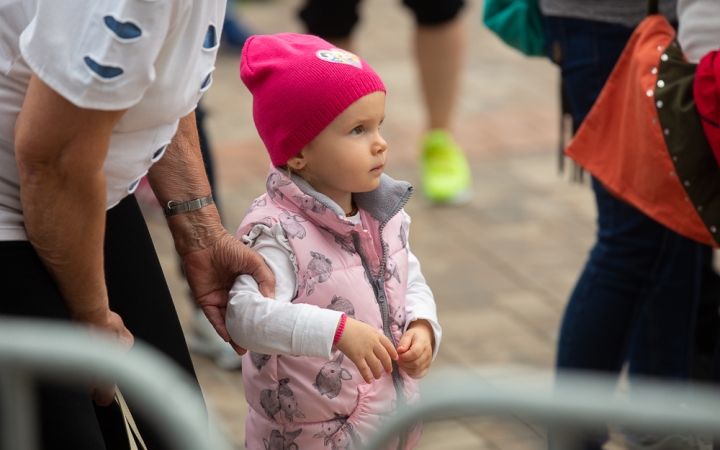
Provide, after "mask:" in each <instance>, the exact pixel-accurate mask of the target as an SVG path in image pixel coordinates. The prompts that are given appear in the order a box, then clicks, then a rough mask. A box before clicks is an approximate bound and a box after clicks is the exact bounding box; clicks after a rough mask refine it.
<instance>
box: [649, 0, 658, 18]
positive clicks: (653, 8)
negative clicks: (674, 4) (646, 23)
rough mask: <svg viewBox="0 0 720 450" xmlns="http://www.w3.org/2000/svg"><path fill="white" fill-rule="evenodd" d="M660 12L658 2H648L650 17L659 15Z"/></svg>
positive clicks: (650, 0) (656, 0) (651, 0)
mask: <svg viewBox="0 0 720 450" xmlns="http://www.w3.org/2000/svg"><path fill="white" fill-rule="evenodd" d="M658 12H660V11H659V8H658V0H648V2H647V13H648V16H651V15H653V14H657V13H658Z"/></svg>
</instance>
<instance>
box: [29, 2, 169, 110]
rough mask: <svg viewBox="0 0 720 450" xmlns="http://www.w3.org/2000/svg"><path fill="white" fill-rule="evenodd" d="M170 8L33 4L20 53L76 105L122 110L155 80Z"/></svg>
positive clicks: (161, 4)
mask: <svg viewBox="0 0 720 450" xmlns="http://www.w3.org/2000/svg"><path fill="white" fill-rule="evenodd" d="M174 3H176V2H169V1H154V2H149V1H137V0H112V1H110V0H93V1H81V0H63V1H57V0H38V2H37V9H36V12H35V15H34V17H33V19H32V20H31V22H30V24H29V25H28V27H27V28H26V29H25V30H24V31H23V33H22V34H21V35H20V52H21V54H22V57H23V58H24V59H25V61H26V62H27V64H28V66H29V67H30V68H31V69H32V71H33V72H34V73H35V74H36V75H37V76H38V77H39V78H40V79H41V80H42V81H43V82H45V84H47V85H48V86H50V87H51V88H52V89H53V90H55V91H56V92H57V93H59V94H60V95H61V96H63V97H65V98H66V99H67V100H68V101H70V102H71V103H73V104H75V105H76V106H79V107H81V108H92V109H101V110H120V109H126V108H129V107H131V106H133V105H134V104H136V103H138V102H139V101H140V100H141V98H142V96H143V94H144V92H145V90H146V89H147V88H148V87H149V86H150V85H151V84H152V82H153V81H154V79H155V69H154V62H155V60H156V59H157V57H158V54H159V53H160V50H161V49H162V47H163V44H164V42H165V39H166V36H167V34H168V31H169V30H170V28H171V22H172V21H173V14H174V11H175V9H172V8H173V4H174ZM175 8H179V6H177V5H175Z"/></svg>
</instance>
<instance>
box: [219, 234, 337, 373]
mask: <svg viewBox="0 0 720 450" xmlns="http://www.w3.org/2000/svg"><path fill="white" fill-rule="evenodd" d="M248 238H249V239H250V241H251V246H252V248H253V249H254V250H255V251H257V252H258V253H260V255H262V256H263V258H264V259H265V262H266V263H267V265H268V266H269V267H270V269H272V271H273V273H274V274H275V279H276V280H277V282H276V285H275V300H273V299H270V298H267V297H263V296H262V295H261V294H260V291H259V290H258V285H257V283H256V282H255V280H254V279H253V278H252V277H251V276H250V275H241V276H240V277H238V278H237V280H236V281H235V284H234V285H233V287H232V289H231V290H230V301H229V302H228V307H227V312H226V316H225V323H226V326H227V329H228V332H229V333H230V336H231V337H232V339H233V341H234V342H235V343H237V344H238V345H240V346H241V347H243V348H246V349H248V350H252V351H254V352H257V353H264V354H269V355H276V354H293V355H302V356H313V357H317V358H325V359H327V360H330V359H332V356H333V355H332V341H333V338H334V336H335V330H336V328H337V324H338V322H339V321H340V317H341V316H342V313H340V312H338V311H332V310H329V309H323V308H320V307H318V306H315V305H308V304H305V303H298V304H294V303H291V300H292V299H293V298H294V297H295V292H296V289H297V287H296V280H297V274H296V269H295V262H294V258H295V255H294V254H293V252H292V250H291V247H290V244H289V243H288V241H287V238H286V237H285V234H284V232H283V231H282V228H281V227H280V225H279V224H276V225H274V226H273V228H267V227H264V226H262V225H257V226H256V227H255V228H254V229H253V230H252V231H251V232H250V234H249V235H248Z"/></svg>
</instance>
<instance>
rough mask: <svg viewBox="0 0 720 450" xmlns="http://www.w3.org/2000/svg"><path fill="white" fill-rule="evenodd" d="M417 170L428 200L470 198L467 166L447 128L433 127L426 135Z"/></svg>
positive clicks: (441, 201) (456, 201) (441, 200)
mask: <svg viewBox="0 0 720 450" xmlns="http://www.w3.org/2000/svg"><path fill="white" fill-rule="evenodd" d="M420 170H421V174H422V184H423V191H424V192H425V197H427V199H428V200H430V201H431V202H435V203H449V204H458V203H464V202H466V201H468V200H469V199H470V185H471V184H472V175H471V174H470V166H469V165H468V162H467V159H466V158H465V154H464V153H463V151H462V149H461V148H460V147H458V145H457V144H456V143H455V141H453V139H452V137H450V134H449V133H448V132H447V131H445V130H442V129H435V130H432V131H430V132H429V133H428V134H427V135H425V139H424V141H423V146H422V159H421V161H420Z"/></svg>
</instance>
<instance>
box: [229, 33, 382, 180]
mask: <svg viewBox="0 0 720 450" xmlns="http://www.w3.org/2000/svg"><path fill="white" fill-rule="evenodd" d="M240 78H241V79H242V81H243V83H245V86H247V88H248V89H249V90H250V92H251V93H252V95H253V118H254V119H255V126H256V127H257V130H258V133H259V134H260V137H261V138H262V140H263V142H264V143H265V147H267V150H268V153H270V159H271V160H272V163H273V165H275V166H276V167H277V166H281V165H283V164H285V163H286V162H287V161H288V160H289V159H290V158H292V157H293V156H295V155H296V154H298V152H300V150H302V149H303V147H305V146H306V145H307V144H309V143H310V141H312V140H313V139H314V138H315V136H317V135H318V134H320V132H321V131H322V130H324V129H325V127H327V126H328V125H329V124H330V122H332V121H333V119H335V117H337V116H338V115H339V114H340V113H342V112H343V111H344V110H345V109H346V108H347V107H348V106H350V105H351V104H353V103H354V102H355V101H356V100H358V99H359V98H361V97H364V96H366V95H368V94H371V93H373V92H376V91H383V92H385V86H384V85H383V82H382V81H381V80H380V77H378V75H377V74H376V73H375V71H374V70H373V69H372V68H371V67H370V66H369V65H367V63H365V61H363V60H362V59H360V58H359V57H357V56H355V55H353V54H352V53H350V52H346V51H344V50H340V49H339V48H336V47H334V46H333V45H332V44H330V43H328V42H326V41H324V40H322V39H320V38H319V37H316V36H310V35H305V34H293V33H281V34H275V35H269V36H263V35H259V36H252V37H250V38H249V39H248V40H247V41H246V42H245V46H244V47H243V51H242V59H241V60H240Z"/></svg>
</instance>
